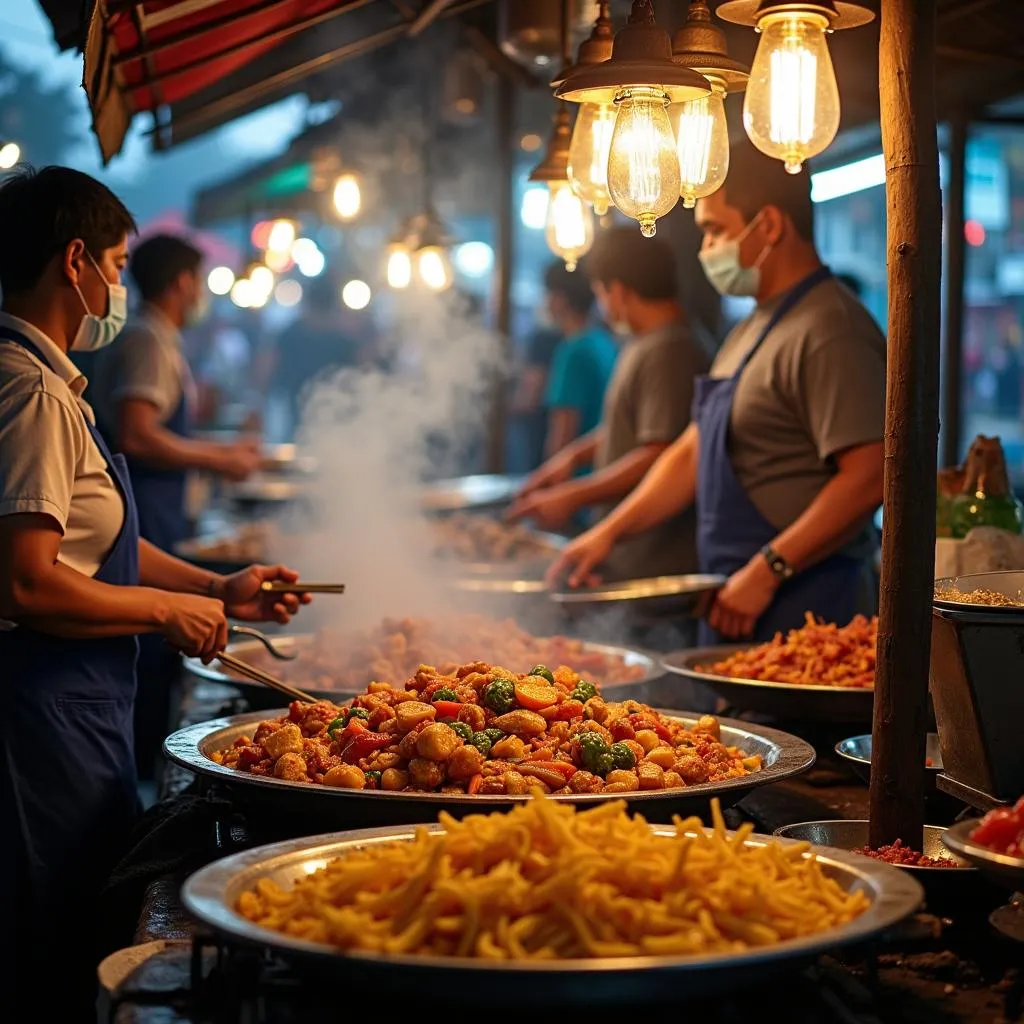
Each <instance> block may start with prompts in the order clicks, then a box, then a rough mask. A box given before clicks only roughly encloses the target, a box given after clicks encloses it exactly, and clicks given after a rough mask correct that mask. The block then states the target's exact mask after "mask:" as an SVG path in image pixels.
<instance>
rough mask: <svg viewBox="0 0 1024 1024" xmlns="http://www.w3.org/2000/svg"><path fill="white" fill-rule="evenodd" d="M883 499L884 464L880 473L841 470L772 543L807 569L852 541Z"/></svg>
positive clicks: (794, 565) (791, 561)
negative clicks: (882, 475) (882, 472)
mask: <svg viewBox="0 0 1024 1024" xmlns="http://www.w3.org/2000/svg"><path fill="white" fill-rule="evenodd" d="M881 500H882V482H881V468H880V467H879V472H878V475H877V477H872V476H867V475H862V474H855V473H838V474H837V475H836V476H834V477H833V478H832V479H831V480H830V481H829V482H828V483H827V484H826V485H825V486H824V487H823V488H822V489H821V491H820V492H819V494H818V496H817V497H816V498H815V499H814V501H812V502H811V504H810V505H808V506H807V508H806V509H805V510H804V512H803V514H802V515H801V516H800V518H799V519H797V520H796V521H795V522H793V523H792V524H791V525H790V526H787V527H786V529H785V530H783V531H782V532H781V533H780V534H779V535H778V537H776V538H775V540H774V541H773V542H772V547H773V548H774V550H775V551H776V552H777V553H778V554H779V555H781V556H782V557H783V558H784V559H785V560H786V561H787V562H788V563H789V564H790V566H792V568H793V569H794V570H795V571H797V572H799V571H801V570H802V569H807V568H809V567H810V566H812V565H815V564H816V563H817V562H820V561H821V560H822V559H823V558H826V557H828V556H829V555H831V554H834V553H835V552H836V551H838V550H839V549H840V548H842V547H843V545H844V544H846V543H848V542H849V541H850V540H851V539H852V538H853V537H854V536H855V535H856V533H857V532H858V530H859V529H860V528H861V525H862V524H863V522H864V520H865V519H866V518H868V517H869V516H870V515H871V514H872V513H873V512H874V511H875V509H876V508H877V507H878V506H879V504H880V503H881Z"/></svg>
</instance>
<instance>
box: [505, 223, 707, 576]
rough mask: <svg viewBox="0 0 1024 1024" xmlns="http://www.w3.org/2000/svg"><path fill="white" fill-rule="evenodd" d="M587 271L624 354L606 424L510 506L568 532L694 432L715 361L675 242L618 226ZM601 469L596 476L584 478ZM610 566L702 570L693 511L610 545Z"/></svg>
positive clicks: (619, 570)
mask: <svg viewBox="0 0 1024 1024" xmlns="http://www.w3.org/2000/svg"><path fill="white" fill-rule="evenodd" d="M584 267H585V268H586V272H587V275H588V277H589V278H590V281H591V284H592V285H593V289H594V294H595V296H596V297H597V302H598V306H599V307H600V309H601V312H602V314H603V317H604V319H605V321H606V322H607V323H608V324H610V325H611V326H612V328H613V329H614V330H615V333H616V334H617V335H618V336H619V337H620V338H621V339H622V351H621V353H620V354H619V358H618V361H617V362H616V364H615V369H614V371H613V373H612V378H611V382H610V383H609V385H608V390H607V393H606V394H605V400H604V409H603V412H602V416H601V422H600V423H599V424H598V426H597V427H596V428H595V429H593V430H591V431H590V432H589V433H587V434H584V435H583V436H582V437H579V438H577V439H576V440H575V441H573V442H572V443H571V444H569V445H568V446H567V447H565V448H563V449H562V450H561V451H560V452H558V453H557V454H556V455H554V456H552V458H550V459H548V461H547V462H546V463H545V464H544V465H543V466H541V467H540V469H538V470H537V471H536V472H535V473H534V474H533V475H532V476H531V477H530V478H529V479H528V480H527V482H526V484H525V486H524V488H523V491H522V493H521V494H520V495H519V497H518V498H517V500H516V502H515V503H514V504H513V506H512V507H511V509H510V510H509V514H510V516H511V517H512V518H529V519H532V520H533V521H534V522H536V523H537V524H538V525H539V526H541V527H542V528H544V529H559V528H560V527H562V526H564V525H565V524H566V523H567V522H569V520H570V519H571V518H572V517H573V516H574V515H575V514H576V513H577V512H578V511H579V510H581V509H585V508H594V509H596V510H597V511H598V512H599V514H604V512H605V511H607V509H608V508H609V507H610V506H611V505H612V504H614V503H615V502H617V501H620V500H621V499H622V498H624V497H625V496H626V495H627V494H629V492H630V491H631V490H632V489H633V488H634V487H635V486H636V485H637V484H638V483H639V482H640V480H641V479H643V476H644V474H645V473H646V472H647V471H648V469H650V467H651V466H652V465H653V464H654V462H655V460H656V459H657V458H658V456H659V455H660V454H661V453H662V452H663V451H664V450H665V449H666V448H667V447H668V446H669V445H671V444H672V442H673V441H675V440H676V438H678V437H679V435H680V434H681V433H682V431H683V430H684V429H685V428H686V426H687V424H688V423H689V421H690V406H691V400H692V396H693V384H694V380H695V379H696V377H697V375H698V374H701V373H703V372H705V371H706V370H707V368H708V365H709V360H708V356H707V353H706V352H705V350H704V347H703V346H702V345H701V343H700V342H699V341H698V339H697V336H696V334H695V331H694V328H693V326H692V325H691V324H690V322H689V320H688V318H687V316H686V313H685V311H684V309H683V307H682V305H681V303H680V302H679V299H678V283H677V280H676V261H675V258H674V256H673V253H672V250H671V249H670V248H669V246H668V245H666V244H665V243H664V242H662V241H661V240H660V239H653V240H651V239H646V238H644V237H643V236H642V235H641V234H640V233H639V232H638V231H636V230H634V229H632V228H626V227H622V228H612V229H610V230H608V231H605V232H603V233H602V234H601V236H600V237H599V238H598V239H597V241H596V242H595V243H594V247H593V249H591V251H590V253H589V254H588V255H587V258H586V261H585V263H584ZM581 269H582V268H581ZM577 273H580V271H577ZM591 465H592V466H593V470H594V471H593V472H592V473H591V474H589V475H588V476H575V475H574V474H576V472H577V470H579V469H580V468H582V467H585V466H591ZM600 561H601V562H602V563H603V564H602V567H601V572H602V575H603V576H605V577H606V578H615V579H626V578H636V577H643V576H659V575H663V574H669V573H679V572H693V571H694V570H695V569H696V553H695V549H694V519H693V517H692V513H689V512H685V511H684V512H683V513H682V514H681V515H679V516H673V517H671V518H670V519H668V520H666V521H664V522H659V523H658V524H655V525H653V527H652V529H649V530H642V531H641V530H638V531H635V534H634V535H633V536H631V537H630V538H629V539H628V540H627V541H626V542H625V543H623V544H621V545H619V546H618V547H616V548H615V550H612V546H611V545H609V546H608V548H607V549H606V550H605V551H604V552H603V553H602V557H601V559H600Z"/></svg>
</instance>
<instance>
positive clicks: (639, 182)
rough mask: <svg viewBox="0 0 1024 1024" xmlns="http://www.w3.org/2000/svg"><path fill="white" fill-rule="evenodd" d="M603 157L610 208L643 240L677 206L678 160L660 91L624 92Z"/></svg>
mask: <svg viewBox="0 0 1024 1024" xmlns="http://www.w3.org/2000/svg"><path fill="white" fill-rule="evenodd" d="M615 101H616V104H617V106H618V108H619V109H618V113H617V114H616V117H615V131H614V132H612V145H611V149H610V151H609V154H608V192H609V194H610V195H611V197H612V202H613V203H614V204H615V205H616V206H617V207H618V208H619V209H620V210H621V211H622V212H623V213H624V214H625V215H626V216H627V217H632V218H633V219H634V220H638V221H639V222H640V230H641V231H642V232H643V234H644V236H645V237H646V238H652V237H653V236H654V232H655V230H656V228H655V221H656V220H657V219H658V218H659V217H664V216H665V214H666V213H668V212H669V210H671V209H672V207H673V206H675V205H676V203H677V202H678V201H679V157H678V156H677V155H676V138H675V136H674V135H673V134H672V123H671V122H670V121H669V118H668V109H667V106H668V100H667V98H666V96H665V94H664V93H663V92H661V90H659V89H646V88H644V89H623V91H622V92H621V93H619V95H618V96H617V97H616V99H615Z"/></svg>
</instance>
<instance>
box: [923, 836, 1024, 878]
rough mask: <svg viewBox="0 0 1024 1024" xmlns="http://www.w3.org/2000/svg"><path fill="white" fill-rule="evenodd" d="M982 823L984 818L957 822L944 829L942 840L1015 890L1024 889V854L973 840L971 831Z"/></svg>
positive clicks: (984, 872) (975, 865) (963, 857)
mask: <svg viewBox="0 0 1024 1024" xmlns="http://www.w3.org/2000/svg"><path fill="white" fill-rule="evenodd" d="M980 823H981V819H980V818H973V819H971V820H970V821H960V822H957V823H956V824H955V825H954V826H953V827H952V828H947V829H946V831H945V832H943V833H942V842H943V843H944V844H945V845H946V847H947V848H948V849H949V850H951V851H952V852H953V854H954V855H955V856H957V857H959V858H961V859H962V860H965V861H967V862H968V863H970V864H973V865H974V867H976V868H977V869H978V870H979V871H980V872H982V874H984V875H986V876H987V877H988V878H990V879H991V880H992V881H993V882H995V883H996V884H997V885H1000V886H1003V887H1005V888H1008V889H1012V890H1015V891H1016V890H1024V857H1011V856H1010V855H1009V854H1006V853H996V851H995V850H990V849H989V848H988V847H987V846H981V845H980V844H979V843H975V842H972V841H971V833H972V832H973V831H974V830H975V829H976V828H977V827H978V825H979V824H980Z"/></svg>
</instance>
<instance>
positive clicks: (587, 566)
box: [545, 523, 615, 587]
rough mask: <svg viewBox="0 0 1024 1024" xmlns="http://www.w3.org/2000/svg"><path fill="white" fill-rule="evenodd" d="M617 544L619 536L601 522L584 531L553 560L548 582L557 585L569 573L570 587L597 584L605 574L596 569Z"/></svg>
mask: <svg viewBox="0 0 1024 1024" xmlns="http://www.w3.org/2000/svg"><path fill="white" fill-rule="evenodd" d="M613 547H615V537H614V536H613V535H612V532H611V531H610V530H609V529H608V528H607V527H606V526H604V525H603V524H601V523H599V524H598V525H597V526H595V527H593V528H592V529H590V530H587V532H586V533H581V534H580V535H579V536H578V537H577V538H576V539H575V540H574V541H572V542H571V543H569V544H567V545H566V546H565V548H563V549H562V552H561V554H560V555H559V556H558V558H556V559H555V561H554V562H552V563H551V566H550V568H549V569H548V571H547V573H546V574H545V579H546V580H547V583H548V586H551V587H554V586H557V585H558V583H559V582H560V581H561V579H562V577H563V576H565V577H567V579H566V582H567V583H568V584H569V586H570V587H596V586H597V585H598V584H599V583H600V582H601V578H600V577H599V576H597V575H595V573H594V570H595V569H596V568H597V567H598V566H599V565H600V564H601V563H602V562H603V561H605V559H606V558H607V557H608V556H609V555H610V554H611V551H612V548H613Z"/></svg>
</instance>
